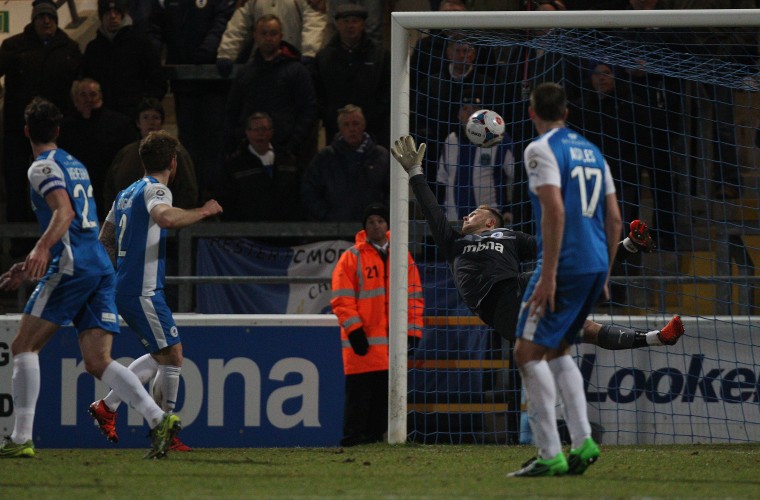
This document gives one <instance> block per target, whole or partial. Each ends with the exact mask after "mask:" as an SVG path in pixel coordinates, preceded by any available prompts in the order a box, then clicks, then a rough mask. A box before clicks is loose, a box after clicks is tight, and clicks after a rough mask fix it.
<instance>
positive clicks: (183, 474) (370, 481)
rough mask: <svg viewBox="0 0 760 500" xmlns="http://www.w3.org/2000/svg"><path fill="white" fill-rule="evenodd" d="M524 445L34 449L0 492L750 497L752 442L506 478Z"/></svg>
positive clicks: (526, 454)
mask: <svg viewBox="0 0 760 500" xmlns="http://www.w3.org/2000/svg"><path fill="white" fill-rule="evenodd" d="M534 450H535V449H534V448H533V447H532V446H498V445H480V446H478V445H472V446H470V445H467V446H453V445H434V446H430V445H415V444H409V445H394V446H390V445H385V444H376V445H365V446H358V447H354V448H345V449H343V448H239V449H215V448H205V449H203V448H201V449H196V450H194V451H192V452H189V453H173V454H170V455H169V456H168V457H167V458H166V459H164V460H160V461H153V460H144V459H142V456H143V453H144V452H145V451H146V450H140V449H118V448H116V447H115V448H113V449H38V450H37V452H38V453H37V456H36V457H35V458H33V459H7V460H3V461H2V462H0V463H1V464H2V465H0V492H2V497H3V498H9V499H10V498H56V499H58V498H78V499H81V498H97V499H107V498H132V499H134V498H138V497H140V496H143V497H144V498H151V499H153V498H183V499H184V498H370V499H371V498H378V499H379V498H401V499H403V498H497V497H498V498H503V497H516V498H528V497H532V498H542V497H543V498H545V497H578V498H581V497H583V498H601V497H605V498H629V497H633V498H646V497H653V498H663V497H669V498H674V497H681V498H684V497H686V498H705V497H711V498H757V497H758V495H760V474H759V473H760V466H758V463H760V444H740V445H700V444H696V445H662V446H607V447H603V449H602V457H601V459H600V460H599V462H597V463H596V464H594V465H593V466H592V467H590V468H589V470H588V471H587V472H586V474H585V475H583V476H564V477H557V478H554V477H549V478H507V477H506V473H507V472H510V471H512V470H515V469H517V468H519V466H520V465H521V464H522V462H524V461H525V460H527V459H528V458H530V457H531V456H532V455H533V453H534Z"/></svg>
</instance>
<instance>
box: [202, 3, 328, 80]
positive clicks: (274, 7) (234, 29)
mask: <svg viewBox="0 0 760 500" xmlns="http://www.w3.org/2000/svg"><path fill="white" fill-rule="evenodd" d="M268 14H273V15H275V16H277V18H278V19H279V20H280V21H281V23H282V39H283V40H284V41H286V42H288V43H289V44H290V45H292V46H293V47H295V48H296V49H297V50H298V51H299V52H300V53H301V61H302V62H303V63H305V64H307V63H309V62H311V61H313V60H314V57H315V56H316V55H317V52H319V50H320V49H321V48H322V46H323V45H324V41H325V34H326V33H325V30H326V29H327V14H326V13H325V5H324V0H322V1H321V2H320V1H318V0H280V1H278V2H263V1H261V2H259V1H255V0H249V1H247V2H245V3H243V5H241V6H240V7H238V8H237V9H235V13H234V14H232V18H230V21H229V22H228V23H227V28H226V29H225V30H224V34H223V35H222V41H221V43H220V44H219V50H218V51H217V54H216V57H217V59H216V65H217V68H218V69H219V74H220V75H222V76H223V77H225V78H226V77H228V76H229V75H230V74H231V73H232V65H233V64H234V63H242V64H244V63H246V62H248V60H249V59H250V57H251V56H252V55H253V39H252V38H251V32H252V31H253V29H254V25H255V23H256V20H257V19H259V18H261V17H262V16H265V15H268Z"/></svg>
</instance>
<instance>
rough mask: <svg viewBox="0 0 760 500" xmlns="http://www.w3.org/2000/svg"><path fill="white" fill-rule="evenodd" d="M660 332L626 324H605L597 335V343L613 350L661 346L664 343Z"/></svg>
mask: <svg viewBox="0 0 760 500" xmlns="http://www.w3.org/2000/svg"><path fill="white" fill-rule="evenodd" d="M659 333H660V331H659V330H652V331H650V332H645V331H642V330H634V329H633V328H628V327H624V326H613V325H603V326H602V328H601V329H600V330H599V335H598V336H597V345H598V346H599V347H602V348H604V349H609V350H611V351H619V350H622V349H640V348H642V347H652V346H661V345H664V344H663V343H662V341H661V340H660V337H659V335H658V334H659Z"/></svg>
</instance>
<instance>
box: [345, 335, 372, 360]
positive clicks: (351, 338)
mask: <svg viewBox="0 0 760 500" xmlns="http://www.w3.org/2000/svg"><path fill="white" fill-rule="evenodd" d="M348 342H349V343H350V344H351V349H353V350H354V353H356V355H357V356H364V355H366V354H367V351H368V350H369V342H367V334H366V333H364V330H363V329H362V328H358V329H356V330H354V331H353V332H351V333H349V334H348Z"/></svg>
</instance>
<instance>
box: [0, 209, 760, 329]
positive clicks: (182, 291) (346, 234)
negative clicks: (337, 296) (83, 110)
mask: <svg viewBox="0 0 760 500" xmlns="http://www.w3.org/2000/svg"><path fill="white" fill-rule="evenodd" d="M409 225H410V231H411V234H417V235H420V234H422V235H424V234H428V231H427V224H426V223H425V222H424V221H410V222H409ZM359 229H361V228H360V224H359V223H345V222H337V223H336V222H203V223H200V224H195V225H193V226H189V227H186V228H183V229H179V230H175V231H170V232H169V238H170V241H173V242H176V255H170V256H169V257H171V258H175V259H176V262H177V276H167V277H166V283H167V285H176V286H177V289H178V309H177V312H192V310H193V294H194V291H195V285H196V284H202V283H215V284H230V285H234V284H288V283H304V284H309V283H328V282H329V279H326V278H320V277H299V276H195V270H194V264H195V251H194V245H195V241H196V240H197V239H199V238H268V239H285V238H287V239H294V238H295V239H298V240H303V241H304V242H307V241H320V240H329V239H347V240H353V238H354V236H355V235H356V232H357V231H359ZM745 234H760V229H752V228H731V229H728V228H725V229H724V231H718V233H717V239H716V244H717V246H716V257H717V258H716V261H717V262H718V265H717V268H716V274H714V275H709V276H694V275H682V276H676V275H674V276H613V277H612V278H611V281H612V282H614V283H621V284H633V285H640V286H643V287H644V288H646V289H651V288H654V287H659V289H660V290H664V287H665V285H683V284H714V285H716V298H717V297H724V298H727V299H725V300H718V301H716V305H715V312H716V314H731V305H732V304H731V300H730V297H731V296H732V295H731V293H732V290H733V287H739V291H740V301H739V304H738V307H739V312H740V313H750V312H751V310H750V309H751V308H752V307H754V288H755V287H756V286H758V284H759V283H760V276H755V275H754V265H752V262H751V260H749V261H747V260H746V259H745V258H743V257H742V255H744V254H746V249H745V248H744V246H743V243H742V242H741V238H740V236H742V235H745ZM38 237H39V227H38V225H37V224H10V223H9V224H0V249H2V251H1V252H0V254H1V255H2V257H3V259H4V260H3V262H2V269H3V270H5V269H7V268H8V267H9V266H10V264H12V262H10V259H9V257H8V256H9V250H10V248H11V240H12V239H32V240H33V239H36V238H38ZM737 241H738V242H739V243H737ZM733 264H736V265H737V268H738V270H739V274H738V275H732V274H731V266H732V265H733ZM28 293H29V290H28V289H25V288H22V289H21V290H19V294H18V302H19V310H22V309H23V305H24V303H25V302H26V297H27V296H28Z"/></svg>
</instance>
